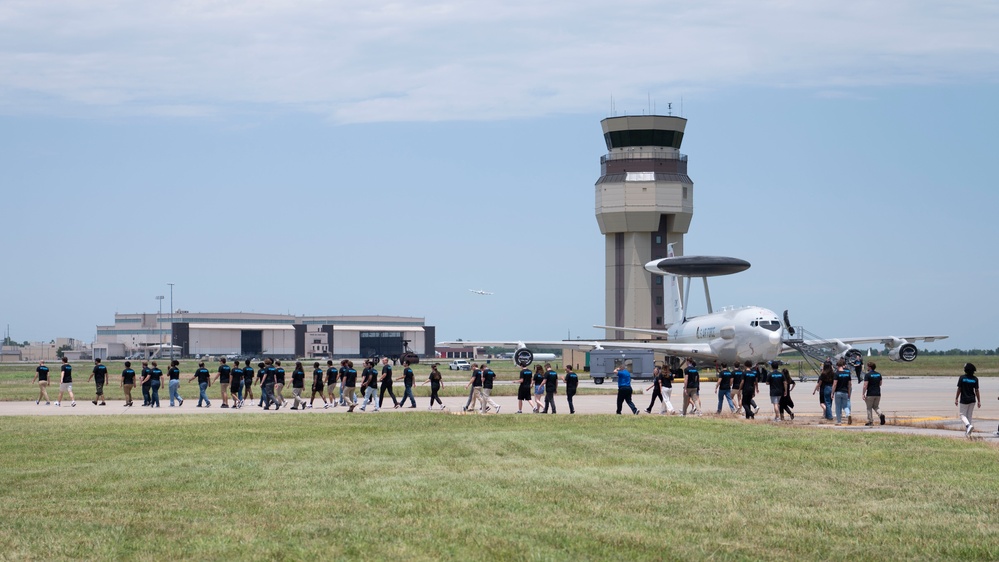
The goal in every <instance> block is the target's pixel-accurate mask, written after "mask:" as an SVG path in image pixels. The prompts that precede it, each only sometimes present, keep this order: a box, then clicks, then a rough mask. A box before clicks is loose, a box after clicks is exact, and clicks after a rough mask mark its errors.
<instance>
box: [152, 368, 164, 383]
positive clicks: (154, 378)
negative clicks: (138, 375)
mask: <svg viewBox="0 0 999 562" xmlns="http://www.w3.org/2000/svg"><path fill="white" fill-rule="evenodd" d="M162 376H163V371H161V370H160V368H159V367H153V368H152V369H149V382H150V383H152V382H153V381H156V382H160V377H162Z"/></svg>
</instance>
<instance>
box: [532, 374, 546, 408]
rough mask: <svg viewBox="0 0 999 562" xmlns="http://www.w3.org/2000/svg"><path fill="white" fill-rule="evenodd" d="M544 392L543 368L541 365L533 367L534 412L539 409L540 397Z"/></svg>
mask: <svg viewBox="0 0 999 562" xmlns="http://www.w3.org/2000/svg"><path fill="white" fill-rule="evenodd" d="M544 394H545V370H544V369H543V368H542V367H541V365H535V367H534V413H535V414H536V413H538V412H540V411H541V397H542V396H544Z"/></svg>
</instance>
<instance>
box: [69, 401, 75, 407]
mask: <svg viewBox="0 0 999 562" xmlns="http://www.w3.org/2000/svg"><path fill="white" fill-rule="evenodd" d="M70 406H72V407H74V408H75V407H76V401H75V400H74V401H73V403H72V404H70Z"/></svg>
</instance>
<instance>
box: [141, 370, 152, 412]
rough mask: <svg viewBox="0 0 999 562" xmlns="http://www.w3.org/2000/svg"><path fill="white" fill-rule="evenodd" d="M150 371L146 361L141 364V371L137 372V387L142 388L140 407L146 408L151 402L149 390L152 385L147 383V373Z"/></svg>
mask: <svg viewBox="0 0 999 562" xmlns="http://www.w3.org/2000/svg"><path fill="white" fill-rule="evenodd" d="M150 370H151V369H150V368H149V362H148V361H143V362H142V370H141V371H140V372H139V385H141V387H142V405H143V406H148V405H149V404H150V403H152V401H153V399H152V396H151V395H150V389H151V387H152V383H150V382H149V380H150V379H149V371H150Z"/></svg>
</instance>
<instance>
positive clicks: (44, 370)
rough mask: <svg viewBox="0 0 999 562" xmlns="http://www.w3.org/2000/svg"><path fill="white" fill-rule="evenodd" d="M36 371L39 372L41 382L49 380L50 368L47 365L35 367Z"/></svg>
mask: <svg viewBox="0 0 999 562" xmlns="http://www.w3.org/2000/svg"><path fill="white" fill-rule="evenodd" d="M35 372H36V373H38V381H39V382H41V381H47V380H49V368H48V367H46V366H45V365H39V366H38V367H37V368H35Z"/></svg>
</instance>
